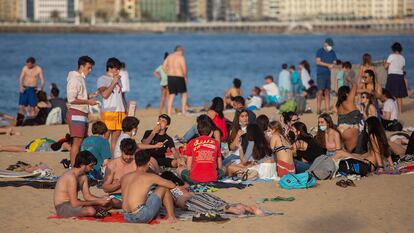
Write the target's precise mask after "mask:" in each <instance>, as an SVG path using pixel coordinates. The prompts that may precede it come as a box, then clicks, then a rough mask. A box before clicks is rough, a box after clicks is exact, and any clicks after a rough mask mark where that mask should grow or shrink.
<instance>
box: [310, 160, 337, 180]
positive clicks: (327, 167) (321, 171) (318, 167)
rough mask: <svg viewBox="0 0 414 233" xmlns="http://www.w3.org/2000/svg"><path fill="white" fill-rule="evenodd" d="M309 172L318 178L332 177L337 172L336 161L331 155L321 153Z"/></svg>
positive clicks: (326, 178)
mask: <svg viewBox="0 0 414 233" xmlns="http://www.w3.org/2000/svg"><path fill="white" fill-rule="evenodd" d="M307 172H309V173H311V174H312V175H313V176H315V177H316V178H317V179H318V180H328V179H331V178H332V177H333V176H334V175H335V173H336V166H335V162H334V161H333V159H332V158H331V157H329V156H326V155H321V156H319V157H317V158H316V159H315V161H313V163H312V165H311V166H310V168H309V169H308V170H307Z"/></svg>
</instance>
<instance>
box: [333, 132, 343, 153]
mask: <svg viewBox="0 0 414 233" xmlns="http://www.w3.org/2000/svg"><path fill="white" fill-rule="evenodd" d="M334 137H335V138H334V139H335V150H340V149H341V148H342V141H341V135H340V134H339V133H338V132H337V131H335V133H334Z"/></svg>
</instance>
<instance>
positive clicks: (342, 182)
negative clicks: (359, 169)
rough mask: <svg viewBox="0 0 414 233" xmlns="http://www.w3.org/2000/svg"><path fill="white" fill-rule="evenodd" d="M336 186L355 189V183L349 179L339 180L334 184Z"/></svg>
mask: <svg viewBox="0 0 414 233" xmlns="http://www.w3.org/2000/svg"><path fill="white" fill-rule="evenodd" d="M336 185H338V186H339V187H342V188H346V187H348V186H351V187H356V185H355V183H354V182H353V181H352V180H350V179H345V180H340V181H338V182H336Z"/></svg>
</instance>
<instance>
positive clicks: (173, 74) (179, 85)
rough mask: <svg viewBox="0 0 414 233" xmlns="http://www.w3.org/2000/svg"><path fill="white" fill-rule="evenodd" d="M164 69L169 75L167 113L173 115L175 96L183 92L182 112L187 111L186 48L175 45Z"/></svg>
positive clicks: (164, 64) (165, 62)
mask: <svg viewBox="0 0 414 233" xmlns="http://www.w3.org/2000/svg"><path fill="white" fill-rule="evenodd" d="M162 69H163V70H164V71H165V73H166V74H167V75H168V91H169V93H170V94H169V97H168V103H167V114H168V115H170V116H171V113H172V106H173V102H174V98H175V96H176V95H177V94H181V112H182V113H183V114H184V113H186V111H187V98H188V95H187V82H188V80H187V65H186V62H185V58H184V48H183V47H182V46H181V45H177V47H175V49H174V52H173V53H172V54H170V55H168V57H167V58H166V59H165V61H164V63H163V65H162Z"/></svg>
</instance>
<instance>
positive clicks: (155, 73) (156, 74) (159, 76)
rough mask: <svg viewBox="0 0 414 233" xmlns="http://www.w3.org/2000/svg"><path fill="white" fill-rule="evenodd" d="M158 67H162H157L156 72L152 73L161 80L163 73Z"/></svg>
mask: <svg viewBox="0 0 414 233" xmlns="http://www.w3.org/2000/svg"><path fill="white" fill-rule="evenodd" d="M158 69H160V68H157V69H155V70H154V72H153V73H152V74H153V75H154V77H156V78H157V79H159V80H161V75H160V73H159V72H158ZM161 69H162V68H161Z"/></svg>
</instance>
